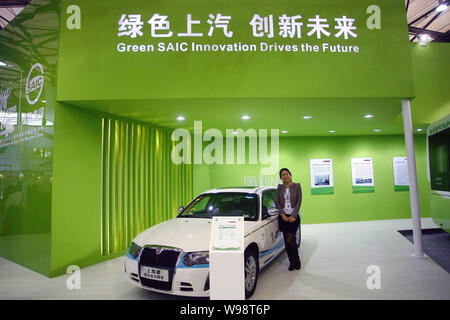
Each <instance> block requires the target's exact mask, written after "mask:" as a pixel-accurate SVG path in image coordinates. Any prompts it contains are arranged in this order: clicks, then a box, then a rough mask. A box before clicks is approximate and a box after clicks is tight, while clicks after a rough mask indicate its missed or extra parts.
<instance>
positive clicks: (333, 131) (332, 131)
mask: <svg viewBox="0 0 450 320" xmlns="http://www.w3.org/2000/svg"><path fill="white" fill-rule="evenodd" d="M328 132H330V133H335V132H336V130H330V131H328Z"/></svg>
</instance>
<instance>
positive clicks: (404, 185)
mask: <svg viewBox="0 0 450 320" xmlns="http://www.w3.org/2000/svg"><path fill="white" fill-rule="evenodd" d="M392 164H393V168H394V186H395V190H396V191H402V190H409V176H408V158H407V157H392Z"/></svg>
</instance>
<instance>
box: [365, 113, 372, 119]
mask: <svg viewBox="0 0 450 320" xmlns="http://www.w3.org/2000/svg"><path fill="white" fill-rule="evenodd" d="M364 118H366V119H370V118H373V114H366V115H365V116H364Z"/></svg>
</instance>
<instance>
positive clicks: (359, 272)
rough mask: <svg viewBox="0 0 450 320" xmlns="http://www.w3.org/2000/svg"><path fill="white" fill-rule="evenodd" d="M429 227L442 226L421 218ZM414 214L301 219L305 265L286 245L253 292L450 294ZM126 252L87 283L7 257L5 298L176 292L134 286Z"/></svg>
mask: <svg viewBox="0 0 450 320" xmlns="http://www.w3.org/2000/svg"><path fill="white" fill-rule="evenodd" d="M422 227H423V228H435V227H436V226H435V225H434V223H433V222H432V220H431V219H422ZM404 229H411V220H384V221H367V222H349V223H332V224H316V225H304V226H302V244H301V248H300V255H301V259H302V269H301V270H300V271H293V272H289V271H288V270H287V267H288V264H289V263H288V260H287V257H286V254H285V253H284V252H283V253H282V254H281V255H280V256H279V257H278V258H276V259H275V260H274V261H273V262H272V263H271V264H270V265H269V266H268V267H267V268H265V269H264V270H262V271H261V273H260V275H259V280H258V287H257V289H256V292H255V294H254V296H253V297H252V299H274V300H277V299H450V274H449V273H447V272H446V271H445V270H444V269H442V268H441V267H439V266H438V265H437V264H436V263H434V262H433V261H432V260H431V259H430V258H427V259H417V258H414V257H412V256H411V254H412V252H413V246H412V244H411V243H410V242H409V241H408V240H407V239H406V238H404V237H403V236H402V235H400V234H399V233H398V232H397V230H404ZM369 266H378V267H379V270H380V284H381V288H380V289H372V290H370V289H368V288H367V279H368V277H369V276H371V274H368V273H367V268H368V267H369ZM122 270H123V258H117V259H113V260H110V261H107V262H104V263H100V264H97V265H94V266H90V267H87V268H84V269H82V270H81V289H80V290H68V289H67V287H66V280H67V278H68V275H64V276H60V277H56V278H52V279H49V278H47V277H45V276H42V275H40V274H38V273H35V272H33V271H31V270H28V269H26V268H24V267H22V266H19V265H17V264H15V263H13V262H10V261H8V260H6V259H3V258H0V299H133V300H136V299H152V300H159V299H176V298H177V297H173V296H169V295H164V294H158V293H153V292H150V291H146V290H142V289H139V288H135V287H134V286H132V285H131V284H130V283H128V281H127V280H126V279H125V278H124V275H123V273H122Z"/></svg>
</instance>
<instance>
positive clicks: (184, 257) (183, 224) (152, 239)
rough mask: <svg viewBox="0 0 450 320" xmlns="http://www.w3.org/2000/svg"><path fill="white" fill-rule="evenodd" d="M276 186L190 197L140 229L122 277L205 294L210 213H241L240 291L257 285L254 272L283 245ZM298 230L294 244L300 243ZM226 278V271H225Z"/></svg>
mask: <svg viewBox="0 0 450 320" xmlns="http://www.w3.org/2000/svg"><path fill="white" fill-rule="evenodd" d="M275 196H276V189H274V188H270V187H236V188H218V189H213V190H209V191H206V192H204V193H202V194H201V195H199V196H198V197H197V198H195V199H194V200H193V201H192V202H191V203H189V205H188V206H187V207H185V208H184V207H181V208H180V214H179V215H178V216H177V217H176V218H174V219H171V220H168V221H165V222H162V223H160V224H158V225H156V226H153V227H151V228H149V229H147V230H145V231H144V232H142V233H140V234H139V235H138V236H137V237H136V238H135V239H134V240H133V242H132V243H131V245H130V248H129V249H128V252H127V254H126V256H125V275H126V277H127V279H128V280H129V281H130V282H131V283H132V284H134V285H136V286H138V287H140V288H143V289H147V290H152V291H157V292H162V293H167V294H174V295H182V296H191V297H208V296H209V251H208V250H209V243H210V232H211V218H212V217H213V216H244V221H245V222H244V229H245V248H246V250H245V295H246V297H247V298H249V297H250V296H251V295H252V294H253V293H254V291H255V289H256V284H257V281H258V272H259V270H260V269H261V268H263V267H264V266H266V265H267V264H268V263H269V262H270V261H271V260H273V259H274V258H275V257H276V256H277V255H278V254H279V253H281V252H282V251H283V249H284V240H283V235H282V233H281V232H280V231H279V230H278V220H277V218H278V209H277V208H276V206H275V203H274V201H275ZM299 241H300V239H299V230H297V245H298V244H299ZM224 276H226V275H224Z"/></svg>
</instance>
